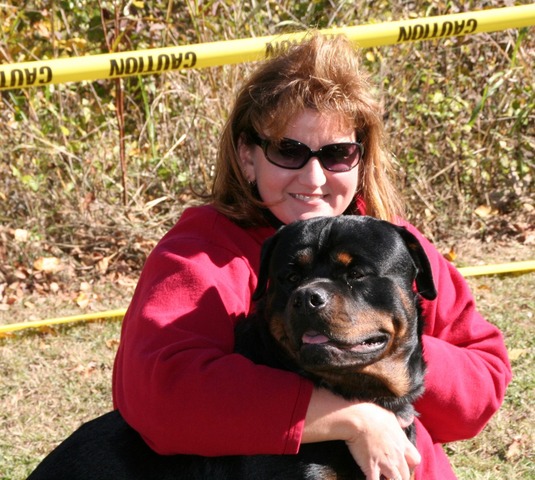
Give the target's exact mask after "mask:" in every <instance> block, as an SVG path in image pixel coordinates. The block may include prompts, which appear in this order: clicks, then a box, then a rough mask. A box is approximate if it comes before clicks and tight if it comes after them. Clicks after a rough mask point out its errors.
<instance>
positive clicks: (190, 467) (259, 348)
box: [29, 216, 436, 480]
mask: <svg viewBox="0 0 535 480" xmlns="http://www.w3.org/2000/svg"><path fill="white" fill-rule="evenodd" d="M414 283H416V287H417V291H418V293H415V292H414ZM419 295H421V296H423V297H425V298H428V299H433V298H435V296H436V292H435V288H434V284H433V280H432V276H431V271H430V266H429V262H428V260H427V257H426V256H425V254H424V251H423V249H422V247H421V246H420V244H419V243H418V241H417V240H416V238H415V237H414V236H413V235H412V234H411V233H409V232H408V231H407V230H405V229H403V228H400V227H396V226H394V225H391V224H390V223H387V222H383V221H379V220H375V219H372V218H370V217H352V216H345V217H334V218H316V219H312V220H307V221H301V222H296V223H293V224H291V225H288V226H286V227H283V228H281V229H280V230H279V231H278V232H277V233H276V234H275V235H274V236H273V237H272V238H271V239H269V240H268V241H267V242H266V243H265V245H264V248H263V251H262V261H261V268H260V274H259V283H258V288H257V290H256V292H255V299H256V300H258V309H257V310H258V313H257V315H255V316H253V317H251V318H249V319H246V320H244V321H243V322H242V323H240V324H239V325H238V327H237V329H236V345H237V347H236V350H237V351H238V352H239V353H242V354H243V355H245V356H247V357H249V358H251V359H252V360H253V361H255V362H256V363H262V364H267V365H270V366H273V367H276V368H281V369H286V370H292V371H295V372H297V373H299V374H301V375H304V376H305V377H308V378H310V379H311V380H312V381H314V382H315V383H316V384H318V385H322V386H324V387H326V388H329V389H331V390H333V391H334V392H336V393H338V394H340V395H342V396H344V397H346V398H351V399H362V400H368V401H373V402H376V403H377V404H379V405H381V406H383V407H385V408H387V409H389V410H392V411H393V412H395V413H396V414H397V415H399V416H401V417H409V416H411V415H412V414H413V413H414V411H413V407H412V402H413V401H414V400H415V399H416V398H417V397H418V396H419V395H421V393H422V391H423V377H424V371H425V365H424V361H423V358H422V348H421V343H420V336H421V331H422V322H421V319H420V318H419V306H418V297H419ZM407 434H408V435H409V438H411V440H412V441H414V433H413V432H412V430H411V429H410V428H409V430H408V431H407ZM251 478H252V479H255V480H262V479H265V480H268V479H269V480H274V479H288V480H290V479H291V480H298V479H309V480H312V479H326V478H338V479H362V478H364V476H363V474H362V472H360V469H359V468H358V467H357V465H356V464H355V462H354V461H353V459H352V457H351V456H350V454H349V452H348V449H347V447H346V446H345V443H344V442H324V443H316V444H306V445H302V446H301V449H300V452H299V454H298V455H258V456H235V457H217V458H204V457H197V456H190V455H176V456H159V455H157V454H155V453H154V452H152V451H151V450H150V449H149V448H148V447H147V446H146V445H145V443H144V442H143V440H142V439H141V437H140V436H139V435H138V434H137V433H136V432H135V431H134V430H132V429H131V428H130V427H129V426H128V425H127V424H126V423H125V422H124V420H123V419H122V418H121V416H120V415H119V413H117V412H111V413H108V414H106V415H104V416H102V417H99V418H97V419H96V420H93V421H91V422H89V423H87V424H85V425H83V426H82V427H81V428H80V429H79V430H77V431H76V432H74V433H73V434H72V435H71V436H70V437H69V438H68V439H67V440H65V441H64V442H63V443H62V444H61V445H60V446H59V447H57V448H56V449H55V450H54V451H53V452H52V453H51V454H50V455H49V456H48V457H46V458H45V460H44V461H43V462H42V463H41V464H40V465H39V466H38V468H37V469H36V470H35V471H34V473H33V474H32V475H30V477H29V480H42V479H50V480H51V479H54V480H58V479H59V480H62V479H65V480H77V479H87V480H96V479H110V480H111V479H113V480H121V479H128V480H132V479H140V480H141V479H159V480H164V479H188V480H191V479H228V480H237V479H251Z"/></svg>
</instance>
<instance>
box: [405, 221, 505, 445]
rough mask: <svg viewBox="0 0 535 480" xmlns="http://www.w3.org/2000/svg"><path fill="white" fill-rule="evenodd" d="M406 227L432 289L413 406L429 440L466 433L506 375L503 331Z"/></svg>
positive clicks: (497, 397) (490, 407)
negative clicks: (422, 255)
mask: <svg viewBox="0 0 535 480" xmlns="http://www.w3.org/2000/svg"><path fill="white" fill-rule="evenodd" d="M409 228H410V227H409ZM412 231H413V233H415V234H417V235H418V236H419V238H420V241H421V243H422V245H423V246H424V248H425V250H426V252H427V254H428V256H429V259H430V261H431V265H432V269H433V274H434V280H435V285H436V288H437V291H438V296H437V299H436V300H434V301H432V302H431V301H425V300H424V301H423V318H424V321H425V327H424V336H423V346H424V358H425V359H426V361H427V365H428V367H427V374H426V377H425V386H426V391H425V393H424V395H423V397H422V398H421V399H420V400H419V401H418V402H417V405H416V408H417V410H418V412H419V413H420V420H421V422H422V423H423V425H424V426H425V427H426V429H427V430H428V431H429V433H430V435H431V437H432V438H433V440H434V441H435V442H440V443H444V442H451V441H455V440H461V439H465V438H470V437H473V436H474V435H476V434H477V433H479V432H480V431H481V430H482V429H483V427H484V426H485V425H486V423H487V422H488V420H489V419H490V418H491V416H492V415H493V414H494V413H495V412H496V411H497V410H498V408H499V407H500V405H501V403H502V401H503V398H504V395H505V390H506V387H507V385H508V383H509V382H510V380H511V368H510V365H509V361H508V357H507V351H506V349H505V344H504V341H503V336H502V334H501V332H500V331H499V329H498V328H497V327H495V326H494V325H492V324H490V323H489V322H487V321H486V320H485V319H484V318H483V317H482V316H481V315H480V314H479V312H478V311H477V310H476V306H475V302H474V299H473V296H472V294H471V292H470V290H469V287H468V285H467V284H466V282H465V280H464V278H463V277H462V276H461V274H460V273H459V272H458V271H457V270H456V269H455V268H454V267H453V266H452V265H451V264H450V263H449V262H448V261H446V260H445V259H444V258H443V257H442V256H441V255H440V254H439V253H438V252H437V250H436V249H435V248H434V247H433V246H432V245H431V244H430V243H429V242H428V241H427V240H425V239H423V238H422V236H421V234H419V233H418V232H417V231H416V230H415V229H414V227H412Z"/></svg>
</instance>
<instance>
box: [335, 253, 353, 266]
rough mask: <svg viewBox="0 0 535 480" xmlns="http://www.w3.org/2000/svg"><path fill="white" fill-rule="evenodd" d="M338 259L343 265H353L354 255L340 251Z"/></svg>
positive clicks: (337, 255)
mask: <svg viewBox="0 0 535 480" xmlns="http://www.w3.org/2000/svg"><path fill="white" fill-rule="evenodd" d="M336 260H337V261H338V262H340V263H341V264H342V265H345V266H348V265H351V262H352V261H353V256H352V255H351V254H350V253H349V252H338V253H337V254H336Z"/></svg>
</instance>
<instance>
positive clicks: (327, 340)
mask: <svg viewBox="0 0 535 480" xmlns="http://www.w3.org/2000/svg"><path fill="white" fill-rule="evenodd" d="M389 339H390V337H389V335H388V334H386V333H383V332H374V333H372V334H369V335H366V336H363V337H360V338H357V339H354V340H352V341H351V342H347V341H340V340H336V339H334V338H331V337H329V336H327V335H325V334H323V333H319V332H316V331H315V330H308V331H306V332H305V333H304V334H303V336H302V337H301V342H302V346H305V345H314V346H319V347H334V348H336V349H339V350H345V351H350V352H354V353H357V354H370V353H377V352H379V351H381V350H383V349H384V348H385V347H386V346H387V344H388V341H389Z"/></svg>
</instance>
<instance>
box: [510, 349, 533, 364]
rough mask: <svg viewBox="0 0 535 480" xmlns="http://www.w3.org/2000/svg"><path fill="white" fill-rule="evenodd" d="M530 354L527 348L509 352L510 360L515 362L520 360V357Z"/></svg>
mask: <svg viewBox="0 0 535 480" xmlns="http://www.w3.org/2000/svg"><path fill="white" fill-rule="evenodd" d="M528 352H529V349H527V348H512V349H511V350H509V352H508V353H509V360H511V361H514V360H518V359H519V358H520V357H523V356H524V355H525V354H526V353H528Z"/></svg>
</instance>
